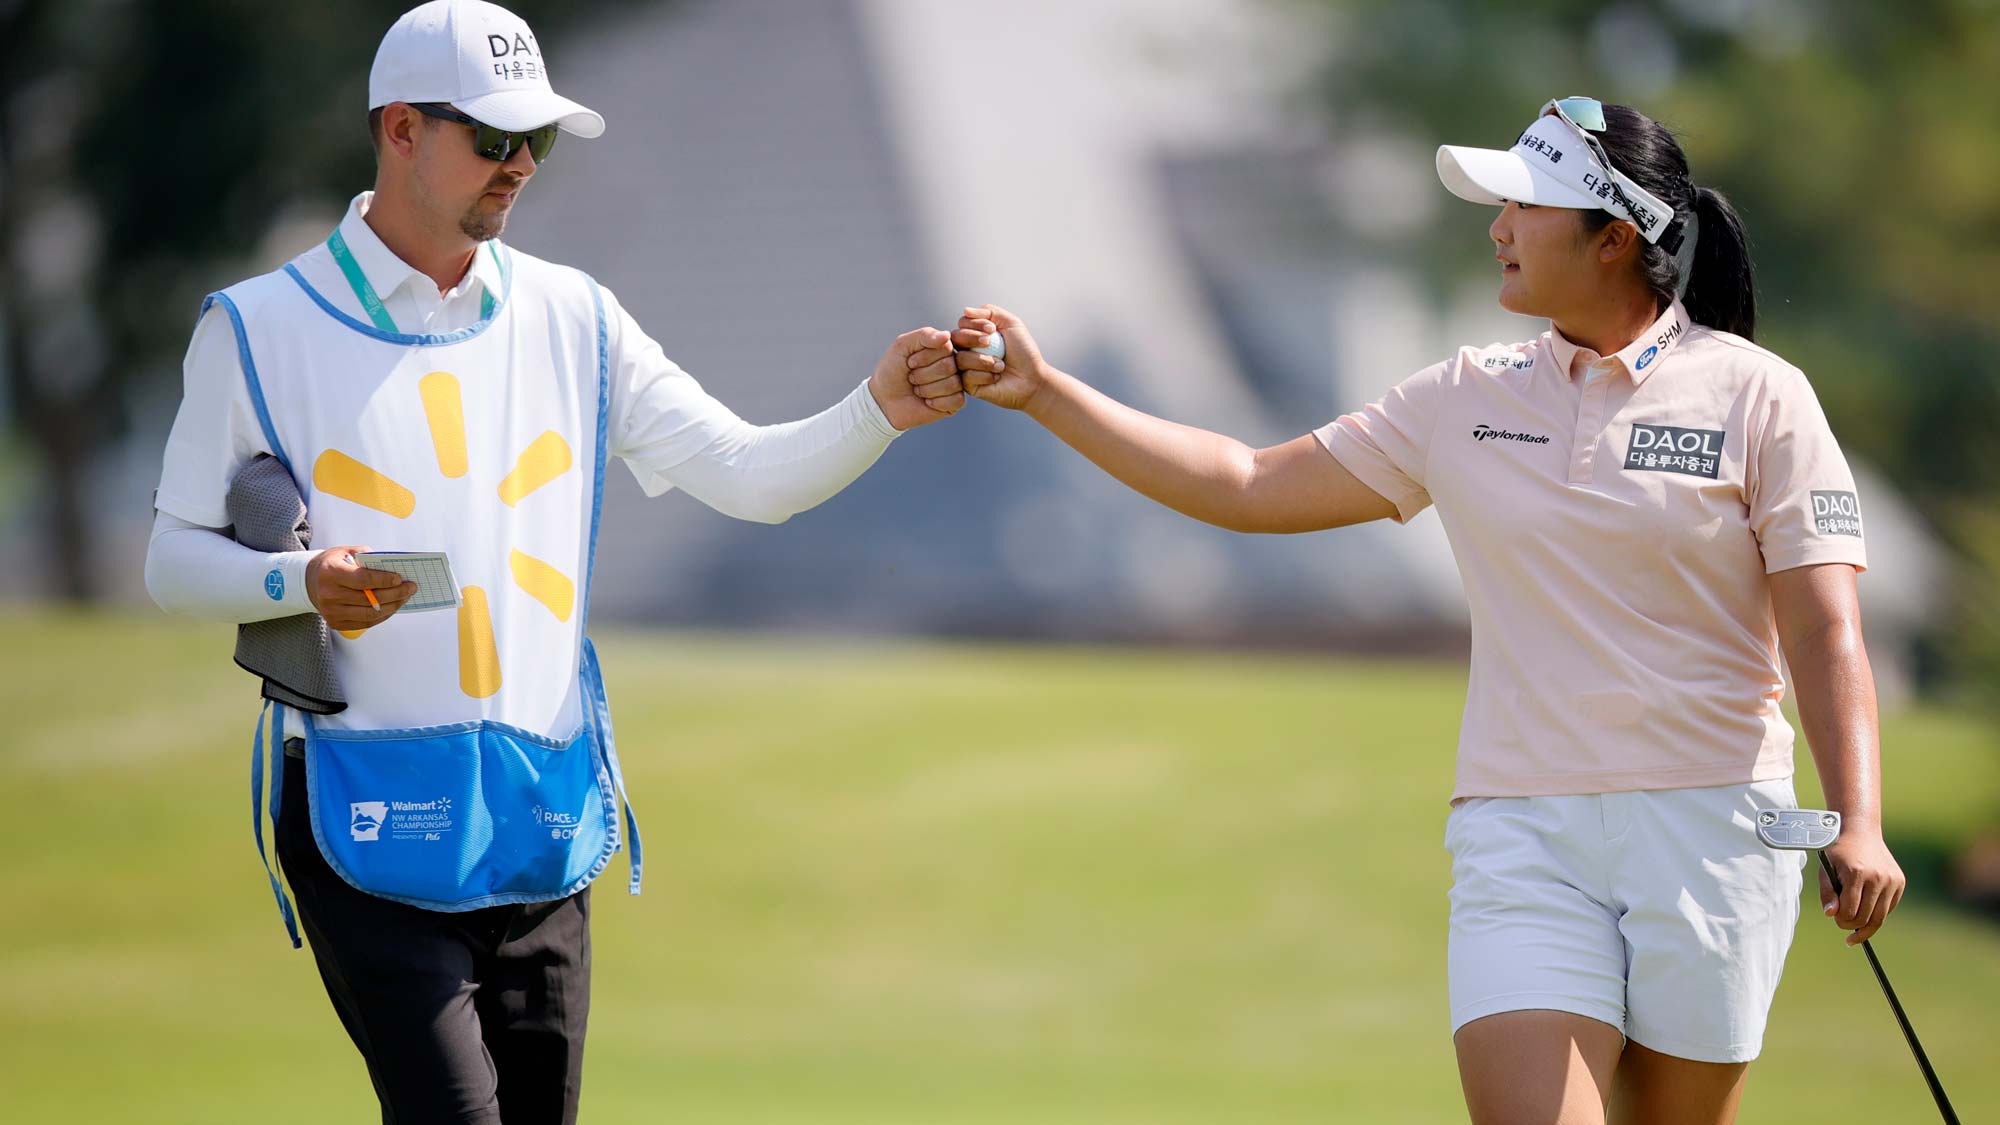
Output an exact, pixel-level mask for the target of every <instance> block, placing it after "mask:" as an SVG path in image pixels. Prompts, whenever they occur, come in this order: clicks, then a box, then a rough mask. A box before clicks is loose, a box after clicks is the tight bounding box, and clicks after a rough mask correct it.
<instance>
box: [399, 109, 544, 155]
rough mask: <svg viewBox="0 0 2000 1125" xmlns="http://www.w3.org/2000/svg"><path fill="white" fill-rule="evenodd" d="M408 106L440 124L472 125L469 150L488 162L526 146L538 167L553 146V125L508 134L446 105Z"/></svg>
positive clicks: (512, 153)
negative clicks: (447, 122) (452, 122)
mask: <svg viewBox="0 0 2000 1125" xmlns="http://www.w3.org/2000/svg"><path fill="white" fill-rule="evenodd" d="M409 105H410V108H411V109H414V110H416V111H417V112H418V113H421V114H423V115H424V116H426V117H435V118H437V119H438V120H440V121H455V122H457V123H458V124H460V125H470V126H472V151H474V152H476V153H478V154H479V155H481V156H483V157H485V158H486V159H488V160H494V161H503V160H506V159H507V158H509V157H511V156H513V155H514V153H516V152H517V151H519V150H520V148H521V146H522V145H527V146H528V154H529V155H530V156H533V157H534V158H535V163H537V164H540V163H541V162H542V161H544V160H547V159H548V158H549V152H550V151H551V150H553V149H554V148H555V147H556V126H554V125H544V126H542V127H541V128H539V129H523V130H520V131H519V132H508V131H507V130H505V129H498V128H495V127H493V126H491V125H488V124H486V123H485V122H484V121H475V120H474V119H472V118H470V117H467V116H466V115H465V114H463V113H460V112H458V111H457V110H455V109H453V108H451V107H450V106H448V105H442V104H440V103H438V102H411V103H409Z"/></svg>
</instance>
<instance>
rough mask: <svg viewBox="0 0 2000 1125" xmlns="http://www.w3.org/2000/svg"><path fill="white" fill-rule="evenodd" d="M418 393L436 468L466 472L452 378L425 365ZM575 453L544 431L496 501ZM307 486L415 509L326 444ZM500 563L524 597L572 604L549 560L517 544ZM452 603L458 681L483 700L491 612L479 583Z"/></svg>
mask: <svg viewBox="0 0 2000 1125" xmlns="http://www.w3.org/2000/svg"><path fill="white" fill-rule="evenodd" d="M417 392H418V394H419V395H420V396H421V397H422V398H423V403H424V420H425V421H426V422H428V423H429V425H430V432H431V448H432V449H433V450H434V451H435V452H436V453H437V465H438V472H439V473H441V474H443V475H444V476H446V477H448V478H452V479H457V478H459V477H463V476H464V475H465V474H466V469H467V465H466V456H465V406H464V401H463V399H462V397H461V396H460V394H459V386H458V378H457V377H456V376H454V375H452V374H451V373H450V372H448V371H433V372H431V373H430V374H428V375H426V376H424V377H423V378H422V379H420V380H418V381H417ZM575 464H576V459H575V457H573V456H572V455H571V453H570V448H569V443H568V442H566V441H564V440H563V437H562V435H561V434H559V433H557V432H555V431H554V430H547V431H544V432H543V433H542V435H541V436H540V437H538V438H536V439H535V440H534V441H532V442H530V443H528V448H526V449H524V450H522V451H521V455H520V456H519V457H517V458H515V460H514V468H513V470H512V471H511V472H509V473H508V474H507V476H506V477H505V478H504V479H503V480H501V482H500V487H499V489H498V491H499V496H500V502H501V503H503V504H505V505H507V506H508V507H510V508H512V507H514V506H515V505H517V504H519V503H520V502H521V501H522V500H524V499H526V498H527V497H528V496H529V495H530V494H531V493H533V492H534V491H535V490H536V489H538V488H541V487H542V486H543V485H546V484H548V483H550V482H551V481H554V480H556V479H557V478H559V477H561V476H562V475H563V474H565V473H567V472H569V471H570V469H572V468H574V467H575ZM313 488H315V489H316V490H318V491H319V492H320V493H322V494H324V495H327V496H337V497H339V498H340V499H342V500H346V501H349V502H351V503H355V504H359V505H361V506H362V507H364V508H373V509H374V510H376V511H378V512H381V513H383V514H385V515H390V516H394V517H395V518H397V519H408V518H410V513H412V512H414V511H416V510H417V495H416V493H414V492H412V491H410V490H409V489H408V488H406V487H404V486H403V485H402V484H400V483H398V482H397V481H395V480H393V479H392V478H390V477H389V476H388V474H386V473H383V472H381V471H379V470H377V469H374V468H371V467H370V466H368V465H366V464H363V463H362V462H361V461H359V460H356V459H355V458H353V457H351V456H349V455H347V454H345V453H342V452H341V451H340V450H338V449H329V450H327V451H326V452H324V453H321V454H320V455H319V460H317V461H315V462H314V463H313ZM507 561H508V569H509V570H511V571H512V572H513V576H514V584H515V585H516V586H519V587H520V588H521V589H522V590H523V591H524V592H525V593H527V595H528V596H529V597H532V598H534V599H535V600H536V601H538V602H540V603H542V605H544V606H546V607H547V608H548V611H549V612H550V613H553V614H555V617H556V620H557V621H568V620H569V615H570V613H571V612H572V611H573V610H574V609H575V608H576V582H575V581H574V580H573V579H571V578H570V576H569V575H566V574H564V573H563V572H562V571H560V570H558V569H556V568H555V567H554V566H552V565H550V564H549V563H546V562H544V561H542V560H541V559H538V558H535V557H534V556H533V555H528V554H523V553H522V552H520V551H513V552H510V554H509V557H508V560H507ZM460 593H461V595H462V600H461V602H460V603H459V607H458V685H459V688H460V689H461V690H462V691H464V692H465V694H467V695H469V696H471V697H473V698H474V699H486V698H489V697H491V696H492V695H493V694H494V693H495V692H497V691H499V690H500V651H499V648H498V646H497V645H495V644H494V640H493V613H492V609H491V607H490V605H489V604H488V602H487V598H486V590H485V588H484V587H480V586H466V587H464V588H463V589H462V590H461V591H460ZM341 636H343V637H346V638H347V639H348V640H355V639H357V638H359V637H360V636H361V631H360V630H356V631H354V632H349V631H347V630H344V629H343V630H341Z"/></svg>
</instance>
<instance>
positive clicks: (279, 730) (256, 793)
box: [250, 702, 300, 949]
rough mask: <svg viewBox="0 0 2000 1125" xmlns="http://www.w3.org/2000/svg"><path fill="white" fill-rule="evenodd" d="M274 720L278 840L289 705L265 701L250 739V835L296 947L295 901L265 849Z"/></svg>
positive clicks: (273, 780)
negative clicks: (267, 740) (267, 738)
mask: <svg viewBox="0 0 2000 1125" xmlns="http://www.w3.org/2000/svg"><path fill="white" fill-rule="evenodd" d="M266 717H268V718H269V719H270V720H271V744H270V745H271V750H270V753H271V805H270V809H271V840H272V843H273V844H276V842H277V835H278V809H279V807H280V799H279V794H280V793H282V792H283V791H284V784H285V762H284V759H283V757H282V754H283V753H284V751H283V749H282V747H283V746H284V742H285V705H284V704H282V703H270V702H266V703H265V704H264V709H263V710H262V711H259V712H258V713H257V733H256V734H255V735H253V736H252V737H251V739H250V834H251V835H252V836H253V837H255V838H256V840H257V862H258V863H260V864H262V865H263V867H264V877H265V878H266V879H269V880H270V881H271V893H272V894H273V895H275V896H276V897H277V899H278V914H279V915H280V916H282V917H283V918H284V919H285V933H286V934H287V935H288V936H290V937H291V939H292V948H293V949H297V948H299V945H300V942H299V922H298V917H297V916H296V915H294V914H293V913H292V902H291V900H290V899H288V898H286V897H285V888H284V885H283V884H282V883H279V882H278V873H277V872H275V871H273V870H271V859H270V857H269V856H268V855H266V854H265V852H264V720H265V718H266Z"/></svg>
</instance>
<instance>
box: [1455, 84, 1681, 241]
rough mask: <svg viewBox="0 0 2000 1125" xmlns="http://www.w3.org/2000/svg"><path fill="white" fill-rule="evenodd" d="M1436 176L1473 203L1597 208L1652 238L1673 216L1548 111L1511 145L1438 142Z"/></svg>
mask: <svg viewBox="0 0 2000 1125" xmlns="http://www.w3.org/2000/svg"><path fill="white" fill-rule="evenodd" d="M1437 170H1438V179H1440V180H1443V181H1444V186H1445V187H1446V189H1448V190H1449V191H1450V192H1451V193H1452V194H1453V195H1455V196H1458V197H1459V198H1460V199H1465V200H1470V201H1472V202H1473V203H1506V202H1508V201H1510V200H1513V201H1518V202H1521V203H1534V204H1537V205H1540V206H1543V207H1573V208H1578V209H1593V208H1602V209H1604V210H1606V211H1609V212H1611V213H1612V214H1613V215H1616V216H1618V217H1619V218H1621V219H1625V220H1627V221H1628V222H1630V223H1631V224H1632V225H1633V226H1636V227H1638V228H1639V233H1640V235H1642V236H1644V238H1645V239H1646V241H1648V242H1658V241H1659V240H1660V236H1661V235H1663V234H1665V233H1666V231H1667V227H1668V226H1669V224H1671V223H1672V222H1673V219H1674V209H1673V208H1671V207H1669V206H1667V205H1666V204H1665V203H1664V202H1662V201H1661V200H1660V199H1659V198H1658V197H1657V196H1655V195H1653V194H1652V193H1651V192H1649V191H1647V190H1646V189H1645V188H1642V187H1640V186H1639V185H1638V184H1637V183H1635V182H1634V181H1633V180H1632V179H1631V178H1630V177H1628V176H1626V175H1624V174H1623V173H1621V172H1619V171H1617V170H1616V169H1611V168H1606V167H1605V166H1604V165H1603V164H1602V163H1600V162H1599V161H1598V159H1597V156H1596V154H1595V153H1593V152H1591V151H1590V146H1588V145H1586V144H1584V143H1583V138H1582V137H1580V136H1578V135H1577V133H1576V130H1574V129H1572V128H1571V127H1570V126H1569V124H1568V123H1567V122H1565V121H1564V120H1563V119H1562V118H1560V117H1557V116H1555V115H1554V114H1546V115H1544V116H1542V117H1539V118H1536V119H1535V123H1534V124H1533V125H1530V126H1528V131H1527V132H1525V133H1522V134H1521V139H1520V140H1518V141H1515V142H1514V147H1513V148H1510V149H1508V150H1507V151H1506V152H1501V151H1499V150H1498V149H1490V148H1462V147H1460V146H1458V145H1440V146H1438V151H1437Z"/></svg>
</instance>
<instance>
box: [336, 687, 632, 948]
mask: <svg viewBox="0 0 2000 1125" xmlns="http://www.w3.org/2000/svg"><path fill="white" fill-rule="evenodd" d="M606 760H607V758H606V756H605V755H604V754H603V753H602V752H601V751H600V750H599V749H598V741H597V738H596V737H595V735H594V732H593V731H592V729H591V724H590V723H589V722H586V723H585V724H584V725H583V727H582V729H581V730H579V731H578V732H577V733H576V734H575V735H573V736H572V737H571V738H570V739H568V740H567V741H558V740H555V739H552V738H546V737H542V736H539V735H535V734H532V733H529V732H527V731H524V730H519V729H516V728H513V727H508V726H505V725H503V724H497V723H486V722H475V723H459V724H455V725H452V726H443V727H423V728H417V729H413V730H394V731H346V730H320V729H318V728H317V726H316V725H313V724H309V726H308V732H307V735H306V782H307V795H308V797H309V798H310V800H309V804H310V806H311V808H312V830H313V838H314V839H315V840H316V841H318V843H319V850H320V852H321V853H322V854H324V855H325V856H326V860H327V862H328V863H329V864H331V865H332V866H333V869H334V870H335V871H337V872H339V873H340V877H341V878H343V879H345V880H347V881H348V882H349V883H352V884H353V885H354V886H355V887H357V888H359V889H360V890H363V891H366V892H368V893H369V894H372V895H376V896H378V897H381V898H386V899H391V900H393V901H396V902H403V903H408V904H410V905H412V906H420V907H423V908H425V909H428V910H446V911H459V910H475V909H478V908H480V907H483V906H498V905H502V904H505V903H518V902H544V901H548V900H551V899H558V898H564V897H567V896H569V895H571V894H574V893H576V892H577V891H579V890H581V889H583V888H584V887H585V886H588V885H589V884H590V881H591V880H592V879H595V878H596V877H597V875H598V873H599V872H601V871H603V870H604V868H605V865H606V864H608V863H610V861H611V857H612V855H613V854H614V853H615V852H617V851H618V847H619V832H618V801H617V793H618V790H617V788H616V787H615V783H614V782H613V780H612V777H611V774H610V772H609V771H608V770H607V769H606Z"/></svg>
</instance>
